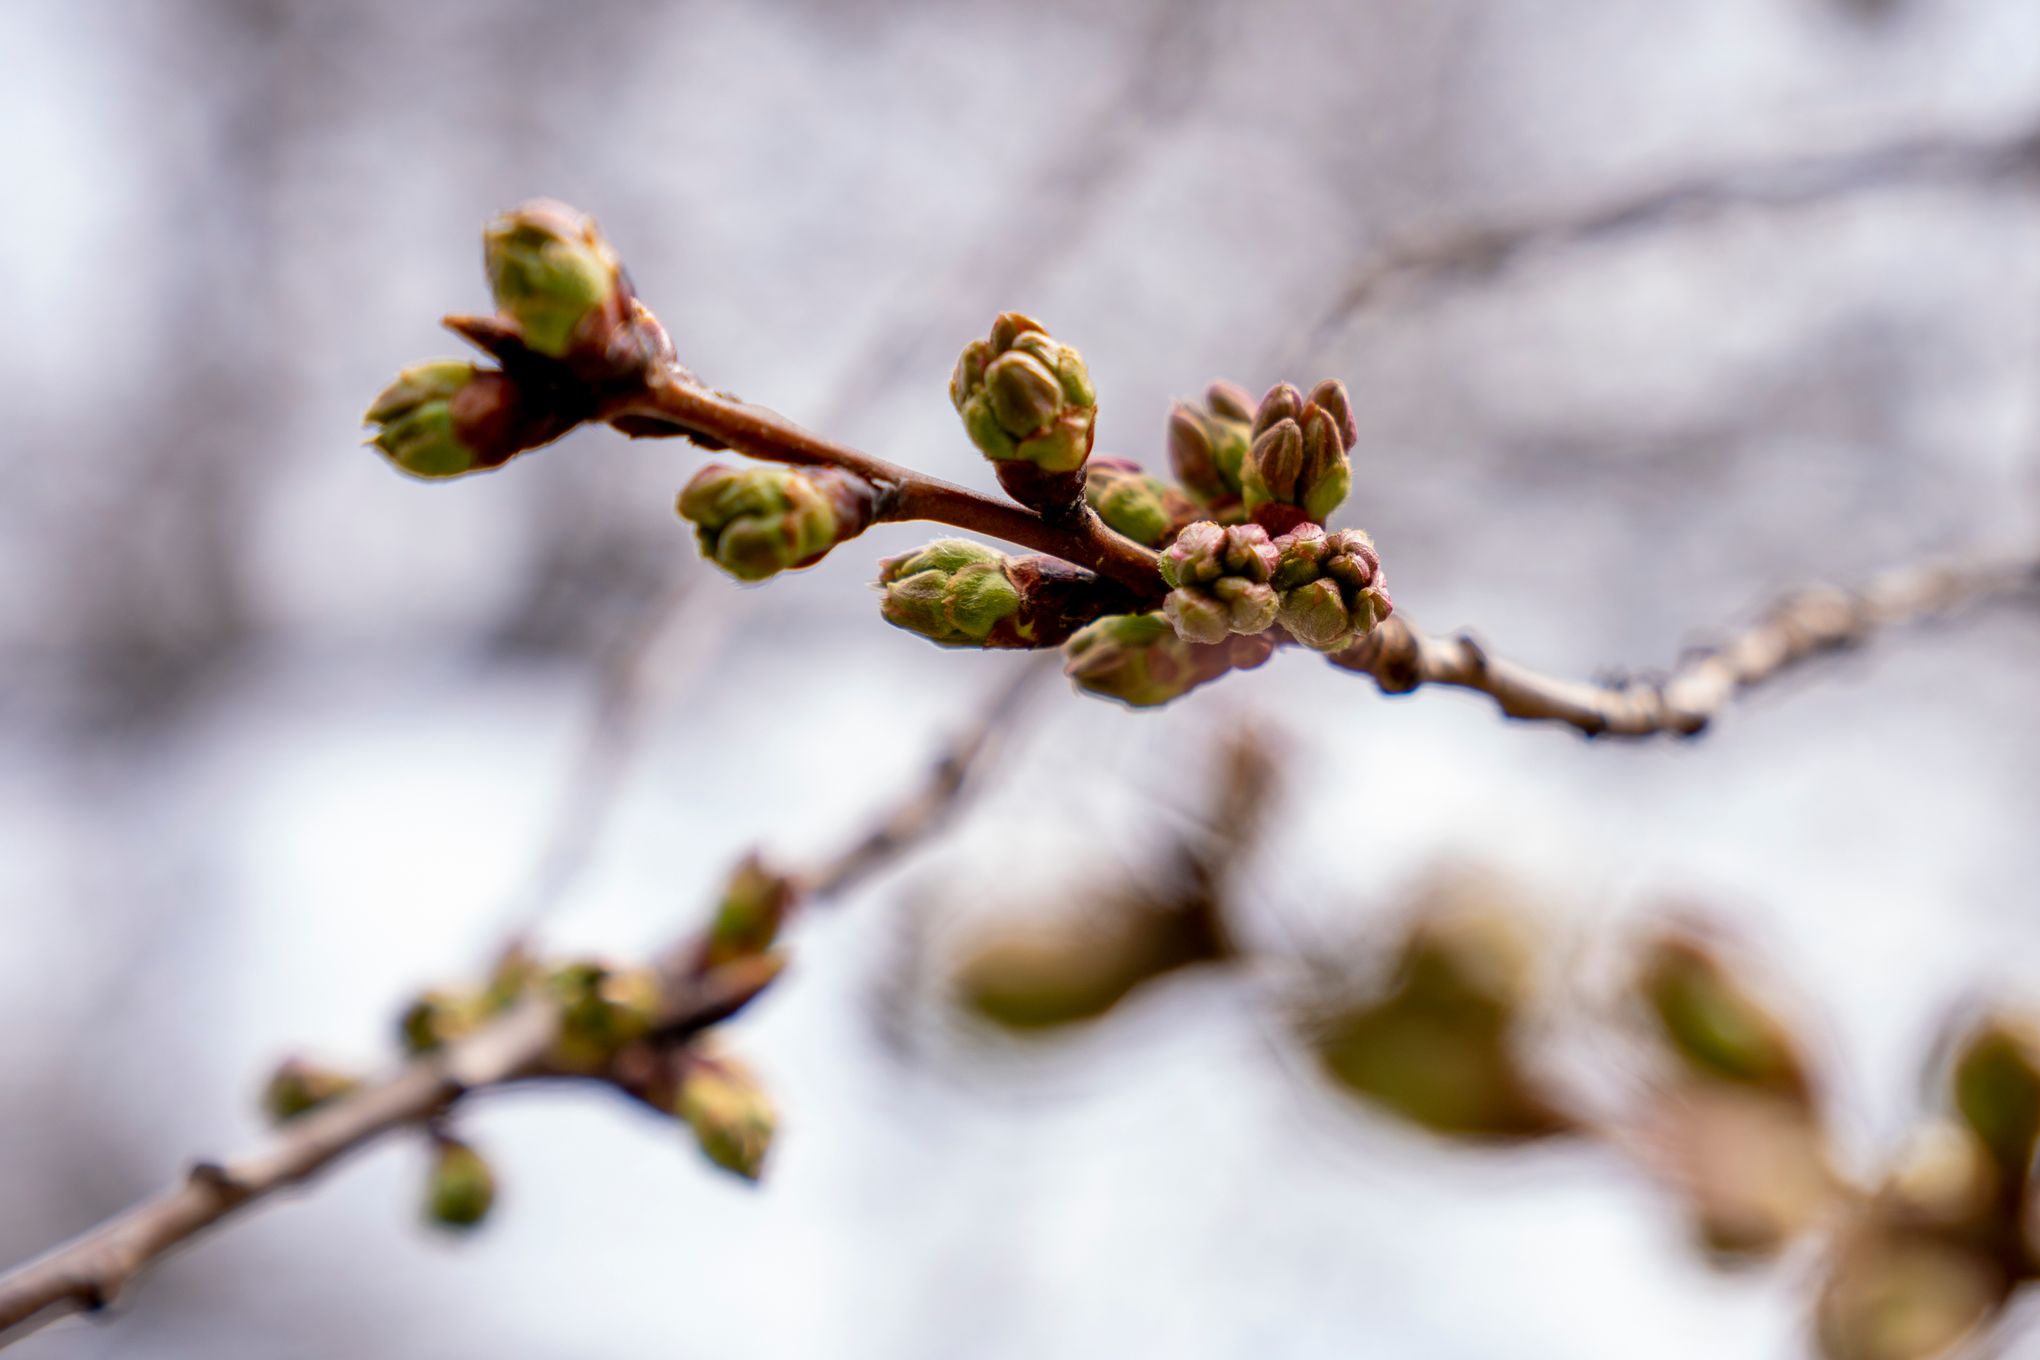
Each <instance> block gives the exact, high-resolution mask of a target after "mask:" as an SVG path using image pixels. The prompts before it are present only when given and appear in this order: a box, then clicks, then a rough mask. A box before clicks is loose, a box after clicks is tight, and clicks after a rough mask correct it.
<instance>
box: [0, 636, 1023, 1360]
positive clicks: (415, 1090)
mask: <svg viewBox="0 0 2040 1360" xmlns="http://www.w3.org/2000/svg"><path fill="white" fill-rule="evenodd" d="M1041 674H1042V667H1041V666H1040V665H1029V666H1026V667H1023V668H1022V669H1021V671H1020V673H1019V674H1018V675H1016V677H1015V678H1014V680H1013V681H1012V682H1011V683H1009V684H1007V685H1005V686H1003V687H1001V689H1000V690H999V691H998V693H997V694H996V696H995V697H994V698H993V700H992V702H991V703H990V704H989V705H988V706H987V707H986V708H985V709H984V711H983V712H982V713H981V714H980V715H979V716H978V718H977V719H976V720H975V721H974V722H973V723H972V724H971V725H970V726H969V727H968V728H967V729H966V730H964V731H963V732H962V733H960V734H958V735H957V736H956V737H955V738H954V739H953V740H952V741H951V742H950V743H949V744H948V745H947V746H946V747H945V749H944V750H943V752H942V754H941V756H940V757H939V758H938V759H937V760H936V762H935V764H934V766H933V769H932V770H931V772H930V773H929V775H928V777H927V778H926V779H925V780H923V781H922V782H921V784H920V785H919V786H917V787H916V788H915V789H913V790H912V791H911V792H910V793H909V794H908V795H907V796H906V797H904V798H902V799H901V800H900V801H899V802H898V803H897V804H895V805H894V806H893V807H892V808H890V809H889V810H888V811H886V812H884V813H883V814H881V815H880V816H879V817H878V818H877V819H876V825H875V827H874V829H873V830H871V831H870V832H868V833H867V834H865V835H864V836H862V837H860V838H858V840H857V841H856V842H855V843H853V844H852V845H851V846H850V847H849V848H848V849H847V850H846V851H844V852H843V853H842V854H841V855H839V856H837V857H836V858H834V859H831V860H828V861H825V862H824V863H823V864H821V865H820V866H818V867H817V868H816V869H815V870H813V871H812V872H811V873H809V874H807V875H804V876H802V877H801V878H800V880H799V881H800V884H801V886H802V888H803V889H804V891H805V894H806V896H807V897H808V899H809V900H811V901H812V900H818V899H821V898H826V897H831V896H840V895H841V894H843V893H844V892H847V891H848V890H849V889H851V888H853V887H855V886H857V885H858V884H860V883H862V882H863V881H864V880H865V879H866V878H867V877H869V876H870V874H871V873H873V872H874V871H876V870H877V869H879V868H881V867H883V866H884V865H886V864H888V863H890V862H892V861H893V860H895V859H897V858H898V857H899V856H900V855H902V854H904V853H906V852H907V851H909V850H911V849H913V848H914V847H915V846H916V845H918V844H920V843H921V841H923V840H924V839H926V838H927V837H928V836H929V835H930V834H932V833H933V832H934V831H935V830H937V829H938V828H939V827H940V826H941V825H942V824H943V823H944V821H945V820H946V819H947V817H948V815H949V814H950V813H951V812H953V811H954V810H955V808H956V807H957V805H958V803H959V802H960V800H961V798H962V796H963V794H964V793H965V792H966V791H967V789H968V788H969V785H970V777H971V776H972V775H973V774H974V773H976V772H977V771H978V770H979V769H980V768H981V766H982V764H983V761H984V759H985V756H986V753H987V752H988V750H989V749H990V747H991V745H992V741H993V738H994V737H995V736H996V735H997V734H998V732H999V731H1000V730H1001V729H1002V728H1004V727H1005V726H1006V725H1007V724H1008V723H1009V722H1010V720H1011V719H1012V717H1013V715H1014V713H1015V711H1016V710H1017V709H1018V707H1019V704H1020V700H1021V698H1022V697H1023V695H1024V692H1025V690H1026V688H1027V687H1028V686H1029V685H1031V684H1032V683H1033V682H1034V681H1035V680H1037V679H1038V678H1039V677H1040V675H1041ZM699 959H700V950H699V947H698V944H696V943H694V942H693V940H692V938H691V937H690V938H689V939H688V940H684V941H683V942H682V943H681V944H679V945H677V946H676V947H674V948H672V949H670V950H668V951H667V952H666V954H665V955H664V957H663V958H662V959H661V961H660V963H659V966H658V971H659V975H660V984H661V986H660V995H661V998H662V1000H661V1008H660V1015H659V1018H658V1020H657V1022H656V1023H655V1025H654V1027H653V1031H654V1033H655V1034H656V1036H657V1037H658V1039H659V1040H660V1041H661V1042H681V1041H684V1040H686V1039H688V1038H690V1037H692V1036H693V1035H695V1034H698V1033H699V1032H701V1031H702V1030H704V1029H707V1028H708V1027H710V1026H712V1025H715V1024H718V1023H720V1022H721V1021H723V1020H725V1019H727V1018H729V1017H730V1016H732V1015H734V1014H736V1013H737V1012H738V1011H739V1010H741V1009H743V1007H744V1006H745V1005H747V1004H748V1003H749V1002H750V1001H751V1000H752V998H754V997H756V996H757V995H758V994H759V993H760V992H762V991H763V990H764V989H765V988H766V987H767V986H769V985H770V984H771V983H772V981H773V979H774V978H775V977H776V976H777V975H778V972H779V966H780V965H779V962H778V959H777V956H775V955H769V954H767V955H757V956H751V957H747V958H742V959H738V960H736V961H735V962H732V963H729V964H725V965H723V966H721V967H718V968H713V969H710V970H708V971H706V972H703V971H702V970H701V969H700V968H699V967H698V961H699ZM558 1034H559V1013H558V1009H557V1007H556V1006H554V1005H553V1004H551V1003H550V1002H549V1001H546V1000H543V999H538V998H533V999H528V1000H526V1001H523V1002H521V1003H519V1004H518V1005H517V1006H516V1007H514V1008H513V1009H512V1010H510V1011H509V1012H507V1013H505V1014H504V1015H503V1016H501V1017H500V1018H498V1019H496V1020H493V1021H491V1022H489V1023H487V1024H485V1025H483V1026H481V1027H480V1028H478V1029H476V1030H475V1031H474V1032H473V1033H472V1034H470V1035H467V1036H466V1037H464V1038H461V1039H458V1040H455V1041H454V1042H452V1043H450V1044H448V1045H447V1047H446V1048H445V1049H443V1050H442V1051H440V1052H438V1053H434V1054H431V1055H428V1056H426V1057H422V1058H418V1059H416V1060H414V1061H412V1062H410V1063H408V1064H406V1065H405V1066H404V1067H403V1068H401V1069H399V1070H398V1071H397V1072H395V1073H394V1074H392V1075H391V1076H389V1077H387V1078H385V1079H383V1080H381V1081H377V1082H372V1083H369V1084H367V1085H365V1086H363V1087H362V1088H361V1089H360V1090H358V1091H356V1092H355V1093H353V1094H351V1095H348V1096H345V1097H342V1098H340V1099H338V1100H336V1101H334V1102H332V1103H331V1104H329V1105H325V1106H321V1107H320V1108H317V1109H314V1110H312V1111H311V1112H309V1113H308V1114H305V1115H303V1116H301V1117H299V1118H297V1119H294V1120H292V1121H291V1122H290V1123H288V1124H287V1125H285V1126H284V1127H283V1128H282V1129H281V1130H280V1131H279V1132H278V1133H276V1134H275V1135H274V1136H273V1137H271V1138H270V1139H269V1140H268V1141H266V1142H264V1143H263V1144H261V1145H260V1146H258V1147H256V1148H254V1149H251V1150H250V1151H249V1152H247V1153H246V1154H244V1155H242V1156H239V1157H236V1158H233V1159H231V1160H228V1161H225V1162H197V1163H194V1164H193V1165H192V1167H191V1169H190V1171H189V1172H188V1173H187V1174H186V1175H185V1177H184V1179H183V1181H182V1182H181V1183H179V1184H178V1185H175V1186H173V1187H171V1188H169V1189H167V1190H164V1191H162V1192H161V1193H159V1194H157V1195H155V1196H153V1197H152V1198H150V1199H146V1200H143V1201H142V1202H141V1203H139V1204H136V1205H134V1206H133V1207H132V1208H129V1209H127V1210H125V1211H124V1212H122V1213H120V1214H118V1215H116V1216H114V1217H113V1218H111V1219H109V1220H107V1221H106V1222H105V1223H103V1224H101V1225H100V1226H99V1227H97V1228H94V1229H92V1230H91V1231H90V1232H88V1233H86V1234H85V1235H84V1236H82V1237H79V1238H77V1239H75V1240H74V1241H72V1242H70V1243H69V1244H67V1245H65V1246H62V1247H59V1248H58V1249H56V1250H55V1251H53V1252H51V1253H49V1254H48V1255H46V1256H43V1257H41V1258H39V1259H37V1260H34V1261H30V1262H28V1263H27V1264H25V1265H22V1266H20V1267H17V1268H16V1269H15V1270H13V1271H10V1272H8V1273H7V1274H5V1275H4V1276H0V1348H4V1347H5V1346H8V1345H11V1344H13V1343H14V1342H16V1341H19V1340H21V1339H22V1338H24V1337H26V1336H27V1335H29V1334H30V1333H31V1332H33V1331H35V1330H37V1329H39V1328H41V1327H43V1326H45V1325H47V1324H48V1323H50V1322H53V1321H55V1320H56V1319H57V1318H59V1317H62V1316H64V1315H66V1314H68V1313H72V1312H81V1311H82V1312H96V1311H98V1310H100V1309H103V1308H105V1307H107V1306H108V1305H110V1304H111V1303H112V1302H113V1301H114V1300H115V1299H116V1298H117V1297H118V1296H119V1294H120V1292H121V1291H122V1290H123V1289H124V1288H125V1287H126V1286H127V1285H128V1283H129V1282H130V1281H132V1280H133V1279H134V1278H135V1277H136V1276H137V1275H139V1274H140V1273H141V1272H142V1271H143V1270H145V1269H147V1268H148V1267H149V1266H151V1265H153V1264H154V1263H155V1262H156V1261H157V1260H159V1259H160V1258H162V1257H163V1256H164V1255H166V1254H167V1253H169V1252H170V1251H171V1250H172V1249H174V1248H175V1247H177V1246H178V1245H180V1244H181V1243H183V1242H184V1241H186V1240H187V1239H189V1238H191V1237H193V1236H195V1235H196V1234H198V1233H199V1232H201V1231H203V1230H204V1229H206V1228H209V1227H211V1226H212V1225H213V1224H216V1223H219V1222H220V1221H222V1220H224V1219H226V1218H228V1217H230V1216H232V1215H234V1214H235V1213H237V1212H239V1211H240V1210H242V1209H245V1208H248V1207H249V1206H251V1205H254V1204H257V1203H259V1202H261V1201H262V1200H265V1199H267V1198H269V1197H270V1196H272V1195H274V1194H276V1193H277V1192H278V1191H281V1190H285V1189H288V1188H289V1187H291V1186H294V1185H297V1184H299V1183H301V1182H303V1181H306V1180H308V1179H310V1178H311V1177H313V1176H316V1175H317V1174H319V1173H320V1172H322V1171H324V1170H325V1169H326V1168H327V1167H329V1166H331V1165H332V1164H333V1163H335V1162H337V1161H339V1160H340V1159H341V1158H343V1157H345V1156H347V1155H348V1154H349V1153H351V1152H354V1151H356V1150H358V1149H361V1148H363V1147H366V1146H368V1145H369V1144H371V1143H374V1142H375V1141H377V1140H378V1139H380V1138H382V1137H384V1136H385V1135H387V1134H391V1133H394V1132H397V1131H400V1130H404V1129H410V1128H415V1127H417V1126H419V1125H422V1124H425V1123H428V1122H430V1121H432V1120H435V1119H437V1118H439V1117H440V1116H442V1115H444V1114H445V1113H446V1112H447V1111H448V1110H449V1109H451V1108H452V1107H453V1106H454V1105H455V1104H456V1103H458V1102H459V1101H460V1099H461V1098H462V1097H463V1096H465V1095H467V1094H468V1093H469V1092H472V1091H477V1090H482V1089H484V1088H491V1087H503V1086H508V1085H512V1084H515V1083H518V1082H522V1081H527V1080H532V1079H536V1078H541V1077H551V1076H559V1075H562V1074H560V1073H557V1072H555V1071H553V1070H552V1069H551V1068H550V1067H549V1064H548V1054H549V1053H550V1051H551V1049H552V1047H553V1043H554V1040H555V1039H556V1038H557V1037H558Z"/></svg>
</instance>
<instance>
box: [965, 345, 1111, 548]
mask: <svg viewBox="0 0 2040 1360" xmlns="http://www.w3.org/2000/svg"><path fill="white" fill-rule="evenodd" d="M949 399H950V401H951V402H952V403H953V404H954V405H955V407H956V411H957V414H958V415H960V416H961V417H962V418H963V428H964V431H965V433H967V434H968V435H969V436H970V441H971V443H973V444H975V445H977V447H978V451H979V452H980V453H982V454H984V456H985V457H986V458H989V459H990V460H991V461H992V464H993V466H994V468H995V469H996V470H997V472H998V474H999V483H1000V485H1002V486H1004V487H1005V488H1006V490H1007V492H1008V493H1010V494H1011V495H1012V496H1013V498H1014V499H1016V500H1018V501H1020V502H1021V503H1022V504H1023V505H1027V506H1029V507H1031V508H1033V509H1036V510H1041V511H1044V512H1048V511H1055V510H1063V509H1067V508H1068V507H1070V506H1072V505H1074V504H1076V503H1077V501H1079V500H1080V499H1081V498H1082V496H1083V493H1084V477H1083V467H1084V461H1085V459H1087V458H1089V457H1090V456H1091V440H1092V436H1093V428H1092V427H1093V423H1094V422H1095V420H1096V418H1097V414H1098V394H1097V392H1096V391H1095V390H1094V389H1093V388H1092V386H1091V374H1090V370H1089V369H1087V368H1085V366H1084V359H1083V356H1082V355H1080V354H1078V353H1077V351H1076V350H1074V349H1072V348H1071V347H1070V346H1068V345H1064V344H1060V343H1058V342H1057V341H1056V340H1054V339H1053V338H1051V337H1050V335H1049V334H1048V331H1047V329H1046V328H1045V327H1043V326H1042V324H1041V323H1040V322H1039V321H1036V320H1034V319H1033V318H1032V317H1029V316H1023V315H1021V314H1020V313H1019V312H1004V313H1002V314H1000V316H999V318H998V319H997V320H996V321H994V322H993V323H992V332H991V335H990V337H989V338H987V339H984V340H973V341H971V342H970V344H968V345H966V346H965V347H964V351H963V354H962V356H961V357H960V358H959V359H958V360H957V361H956V370H955V372H954V373H953V374H952V375H951V376H950V379H949Z"/></svg>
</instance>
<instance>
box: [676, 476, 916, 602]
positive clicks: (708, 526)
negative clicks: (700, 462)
mask: <svg viewBox="0 0 2040 1360" xmlns="http://www.w3.org/2000/svg"><path fill="white" fill-rule="evenodd" d="M676 504H677V508H678V510H679V512H680V517H681V518H682V519H685V520H687V521H688V522H689V523H691V524H693V525H694V530H695V536H696V538H698V539H699V540H700V542H701V551H702V554H703V556H705V557H707V558H709V559H710V560H711V561H713V562H714V563H715V564H716V565H717V566H720V567H721V568H722V569H723V570H725V571H727V572H729V573H730V575H732V576H734V577H736V578H737V579H738V580H740V581H762V580H764V579H766V578H767V577H769V576H774V575H777V574H778V573H779V572H782V571H792V570H797V569H798V568H801V567H806V566H812V565H813V564H814V563H816V562H818V561H820V560H821V558H822V556H823V554H825V553H827V552H828V551H829V549H831V548H833V547H835V546H836V545H837V544H838V543H841V542H844V541H845V540H847V539H851V538H855V537H856V536H857V535H858V534H861V533H863V532H864V530H865V529H866V528H867V527H868V526H869V525H870V523H871V516H872V513H873V510H874V508H875V506H876V493H875V492H874V491H873V490H872V487H871V483H869V482H867V481H865V480H864V479H863V478H862V477H859V476H856V475H855V474H853V473H849V472H844V471H841V470H840V469H836V468H788V467H745V468H732V467H725V466H723V465H722V464H720V463H710V464H709V465H708V466H706V467H704V468H702V469H701V471H699V472H697V473H695V474H694V477H693V479H692V480H691V481H689V482H688V483H687V486H686V488H685V489H684V490H682V491H681V493H680V497H679V500H678V502H677V503H676Z"/></svg>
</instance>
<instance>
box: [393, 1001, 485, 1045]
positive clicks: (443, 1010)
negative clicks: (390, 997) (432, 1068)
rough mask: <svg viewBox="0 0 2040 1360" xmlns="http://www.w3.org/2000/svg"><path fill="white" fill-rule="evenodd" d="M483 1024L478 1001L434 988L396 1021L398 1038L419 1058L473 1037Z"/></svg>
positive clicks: (413, 1003)
mask: <svg viewBox="0 0 2040 1360" xmlns="http://www.w3.org/2000/svg"><path fill="white" fill-rule="evenodd" d="M480 1021H481V1011H480V1007H479V1005H478V1004H477V998H475V997H473V996H470V995H467V994H466V993H463V992H453V991H447V990H444V989H441V988H436V987H435V988H433V989H432V990H431V991H428V992H425V993H423V994H421V995H420V996H419V997H418V999H417V1000H415V1001H413V1002H412V1003H411V1004H410V1005H408V1006H406V1007H405V1008H404V1012H403V1014H402V1015H400V1016H399V1017H398V1018H397V1035H398V1038H399V1040H400V1041H401V1042H402V1044H403V1047H404V1051H405V1052H406V1053H409V1054H412V1055H413V1056H418V1055H421V1054H426V1053H434V1052H437V1051H438V1050H440V1049H442V1048H444V1047H446V1046H447V1045H448V1044H450V1043H452V1042H453V1041H454V1040H456V1039H459V1038H461V1037H462V1036H464V1035H466V1034H469V1033H472V1032H473V1030H474V1028H475V1026H476V1025H477V1024H478V1023H480Z"/></svg>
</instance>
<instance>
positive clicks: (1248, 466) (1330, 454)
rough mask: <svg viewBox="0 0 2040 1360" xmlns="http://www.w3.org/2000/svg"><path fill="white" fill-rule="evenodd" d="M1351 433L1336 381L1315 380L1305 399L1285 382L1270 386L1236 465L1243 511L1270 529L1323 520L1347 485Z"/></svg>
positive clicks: (1350, 416)
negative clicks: (1246, 447)
mask: <svg viewBox="0 0 2040 1360" xmlns="http://www.w3.org/2000/svg"><path fill="white" fill-rule="evenodd" d="M1356 434H1357V427H1356V426H1355V425H1354V422H1353V413H1352V403H1351V401H1350V399H1349V398H1348V397H1347V395H1346V389H1345V387H1344V386H1343V385H1341V384H1340V383H1337V382H1324V383H1320V384H1319V385H1318V386H1317V388H1316V389H1315V390H1313V391H1312V393H1311V395H1310V396H1309V397H1308V398H1306V397H1305V396H1304V395H1303V393H1301V392H1300V391H1298V390H1297V389H1296V388H1294V387H1292V386H1290V385H1289V384H1288V383H1278V384H1276V385H1275V386H1274V387H1273V388H1271V389H1269V392H1268V395H1267V396H1265V397H1263V398H1262V399H1261V405H1260V407H1259V409H1258V410H1256V412H1255V413H1254V424H1253V441H1254V442H1253V446H1252V448H1251V449H1249V450H1248V453H1247V458H1246V461H1245V463H1244V464H1243V465H1242V466H1241V469H1240V493H1241V496H1242V497H1243V499H1244V501H1245V504H1246V508H1247V512H1248V513H1249V514H1250V515H1252V516H1253V517H1254V518H1255V520H1257V521H1258V522H1260V523H1262V524H1265V525H1267V526H1268V527H1269V528H1270V530H1271V531H1274V532H1284V531H1287V530H1289V529H1293V528H1295V527H1296V526H1297V525H1298V524H1300V523H1302V522H1304V521H1313V522H1316V523H1323V522H1324V521H1325V520H1326V519H1327V518H1329V517H1330V515H1331V513H1332V511H1334V510H1336V509H1338V508H1339V505H1340V503H1341V502H1343V501H1344V500H1345V499H1346V492H1347V490H1348V489H1349V488H1350V486H1351V485H1352V479H1353V471H1352V463H1351V460H1350V459H1349V457H1348V451H1349V450H1350V449H1351V447H1352V444H1353V439H1354V437H1355V435H1356Z"/></svg>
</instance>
